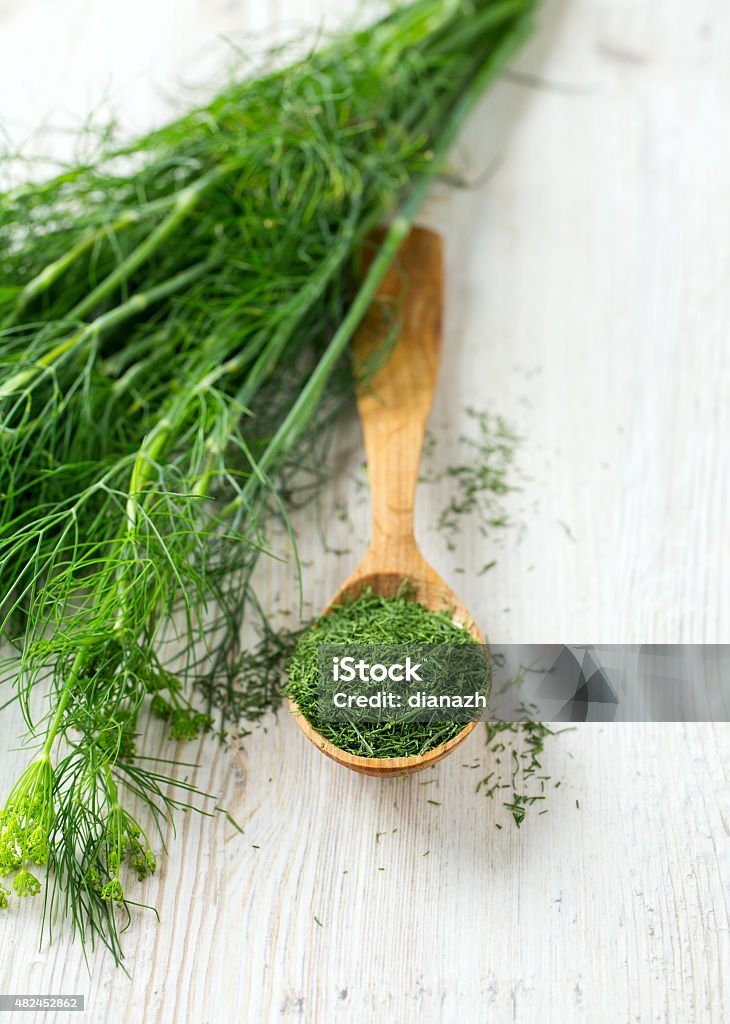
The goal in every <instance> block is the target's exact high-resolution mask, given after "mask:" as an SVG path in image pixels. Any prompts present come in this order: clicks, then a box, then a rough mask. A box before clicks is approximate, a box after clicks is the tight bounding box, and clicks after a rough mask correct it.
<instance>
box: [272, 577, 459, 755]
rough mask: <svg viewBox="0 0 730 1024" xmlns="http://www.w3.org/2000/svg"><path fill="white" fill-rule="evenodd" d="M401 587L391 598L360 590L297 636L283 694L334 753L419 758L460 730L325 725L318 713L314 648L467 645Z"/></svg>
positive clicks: (435, 725) (449, 623)
mask: <svg viewBox="0 0 730 1024" xmlns="http://www.w3.org/2000/svg"><path fill="white" fill-rule="evenodd" d="M405 593H406V590H405V589H404V588H402V589H401V591H400V592H399V594H397V595H396V596H395V597H392V598H385V597H380V596H378V595H376V594H374V593H373V592H372V591H371V590H370V589H366V590H365V591H364V592H363V593H362V594H361V595H360V596H359V597H358V598H356V599H355V600H353V601H350V602H348V603H346V604H341V605H337V606H336V607H334V608H333V609H332V610H331V611H330V612H329V613H328V614H326V615H322V616H321V617H320V618H319V619H317V621H316V622H315V623H313V625H312V626H311V627H310V628H309V629H307V630H305V631H304V632H303V633H302V634H301V636H300V637H299V641H298V643H297V646H296V650H295V651H294V655H293V657H292V659H291V661H290V663H289V667H288V673H289V684H288V687H287V692H288V694H289V696H290V697H291V698H292V699H293V700H294V701H295V702H296V703H297V705H298V707H299V710H300V711H301V712H302V714H303V715H304V717H305V718H306V719H307V720H308V721H309V722H310V724H311V725H312V726H313V727H314V728H315V729H316V730H317V732H318V733H319V734H320V735H321V736H322V737H323V738H324V739H326V740H329V742H330V743H333V744H334V745H335V746H336V747H339V748H340V750H346V751H348V752H349V753H351V754H356V755H358V756H362V757H410V756H413V755H417V754H425V753H426V752H427V751H429V750H432V749H433V748H434V747H438V746H439V745H440V744H442V743H445V742H446V741H447V740H450V739H451V738H452V737H454V736H456V735H457V734H458V733H459V732H461V730H462V729H463V728H464V723H463V722H453V721H451V722H436V721H431V722H429V721H407V722H405V721H381V722H377V723H367V722H359V723H357V724H356V723H355V722H351V721H342V722H337V721H326V720H324V719H323V718H322V717H321V714H320V710H319V702H320V689H319V675H318V652H319V646H320V644H348V643H349V644H352V643H358V644H399V643H417V644H473V643H475V640H474V638H473V637H472V636H471V634H470V633H468V632H467V631H466V630H465V629H463V628H462V627H461V626H460V625H458V624H457V623H455V622H454V621H453V619H452V618H451V617H450V616H449V615H448V614H447V613H446V612H432V611H429V609H428V608H426V607H424V605H422V604H418V602H416V601H413V600H410V599H409V598H408V597H407V596H403V595H404V594H405Z"/></svg>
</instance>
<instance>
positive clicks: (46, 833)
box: [0, 755, 55, 907]
mask: <svg viewBox="0 0 730 1024" xmlns="http://www.w3.org/2000/svg"><path fill="white" fill-rule="evenodd" d="M54 820H55V810H54V805H53V768H52V767H51V762H50V760H49V759H48V757H47V756H45V755H40V756H39V757H37V758H36V759H35V760H34V761H32V762H31V763H30V764H29V765H28V767H27V768H26V770H25V771H24V772H23V774H22V775H21V777H20V778H19V779H18V781H17V782H16V784H15V786H14V787H13V789H12V790H11V793H10V796H9V797H8V801H7V803H6V805H5V807H4V808H3V809H2V810H1V811H0V876H2V877H7V876H8V875H10V874H12V873H13V872H15V871H17V872H18V874H17V875H16V876H15V878H14V879H13V889H14V891H15V892H16V893H17V895H19V896H35V895H37V894H38V893H39V892H40V890H41V883H40V882H39V881H38V879H37V878H36V877H35V875H32V874H31V873H30V872H29V871H28V870H26V868H25V866H24V865H25V864H26V863H32V864H46V863H47V861H48V841H49V837H50V833H51V828H52V827H53V822H54ZM8 895H9V890H7V889H2V891H1V892H0V907H6V906H7V902H8V901H7V897H8Z"/></svg>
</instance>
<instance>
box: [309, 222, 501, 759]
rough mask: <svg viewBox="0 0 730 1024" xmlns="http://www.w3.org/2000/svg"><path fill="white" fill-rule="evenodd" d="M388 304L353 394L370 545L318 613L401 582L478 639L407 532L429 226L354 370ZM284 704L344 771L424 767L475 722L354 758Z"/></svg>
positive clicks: (382, 301)
mask: <svg viewBox="0 0 730 1024" xmlns="http://www.w3.org/2000/svg"><path fill="white" fill-rule="evenodd" d="M366 259H367V257H366ZM393 302H397V303H398V312H399V314H400V316H401V318H402V320H401V325H400V331H399V334H398V340H397V343H396V344H395V346H394V347H393V348H392V349H391V350H390V351H389V352H388V354H387V359H386V361H385V362H384V364H383V365H382V366H381V367H380V368H379V369H378V370H377V372H376V373H375V374H374V375H373V376H372V377H371V378H370V380H369V384H368V386H362V387H361V388H360V389H359V391H358V398H357V405H358V411H359V414H360V420H361V423H362V427H363V433H364V436H365V449H366V453H367V464H368V474H369V478H370V490H371V495H372V529H371V540H370V547H369V548H368V551H367V553H366V554H365V557H364V558H363V560H362V561H361V563H360V565H359V566H358V567H357V568H356V569H355V571H354V572H353V573H352V574H351V575H350V576H349V577H348V578H347V579H346V580H345V582H344V583H343V584H342V586H341V587H340V588H339V590H338V591H337V593H336V594H335V595H334V597H333V598H332V600H331V601H330V602H329V604H328V605H327V607H326V608H325V614H326V613H327V612H329V611H330V610H331V608H332V607H333V606H335V605H338V604H343V603H346V602H348V601H352V600H354V599H355V598H357V597H358V596H359V595H360V594H361V593H362V592H363V591H364V590H365V589H366V588H367V587H369V588H370V589H371V590H372V591H373V593H374V594H376V595H378V596H379V597H395V595H396V594H397V593H398V590H399V588H400V587H401V586H402V584H403V582H404V580H406V581H408V584H409V591H410V592H409V598H412V599H413V600H414V601H417V602H418V603H419V604H422V605H424V606H425V607H426V608H428V609H429V611H433V612H444V611H446V612H448V613H449V614H450V615H451V616H452V618H453V619H454V621H455V622H458V623H459V624H460V625H462V626H463V628H464V629H466V630H468V632H469V633H470V634H471V635H472V636H473V637H474V639H475V640H476V641H477V642H478V643H481V644H483V643H484V637H483V636H482V634H481V632H480V631H479V629H478V628H477V626H476V625H475V623H474V621H473V619H472V617H471V615H470V614H469V612H468V610H467V609H466V607H465V606H464V604H463V602H462V601H461V599H460V598H459V597H458V596H457V595H456V594H455V593H454V591H453V590H452V589H451V588H450V587H449V586H448V585H447V584H446V583H445V582H444V581H443V580H442V579H441V577H440V576H439V575H438V573H437V572H436V570H435V569H433V568H432V567H431V566H430V565H429V564H428V562H427V561H426V559H425V558H424V557H423V555H422V554H421V552H420V550H419V548H418V545H417V544H416V540H415V536H414V532H413V507H414V501H415V491H416V481H417V477H418V466H419V463H420V458H421V449H422V447H423V439H424V435H425V430H426V421H427V419H428V414H429V411H430V409H431V403H432V400H433V393H434V390H435V387H436V378H437V375H438V364H439V359H440V353H441V313H442V306H443V253H442V244H441V238H440V236H439V235H437V234H436V233H435V232H433V231H428V230H426V229H424V228H413V230H412V231H411V232H410V234H409V235H408V237H407V238H406V240H405V241H404V243H403V245H402V246H401V249H400V251H399V253H398V259H397V261H396V263H395V264H394V266H393V267H392V268H391V270H390V272H389V273H388V274H387V275H386V276H385V278H384V280H383V282H382V284H381V285H380V287H379V289H378V301H377V302H376V303H374V304H373V306H372V307H371V309H370V310H369V312H368V314H367V316H366V318H365V320H364V322H363V324H362V326H361V328H360V329H359V331H358V333H357V336H356V338H355V340H354V341H353V357H354V360H355V366H356V370H357V369H358V367H361V368H362V367H364V366H365V365H367V362H368V360H369V359H371V358H373V356H374V354H375V353H376V352H377V350H378V349H379V347H380V346H381V345H382V342H383V338H385V337H387V336H388V332H389V330H390V329H391V327H392V325H391V324H390V317H389V315H388V306H389V305H392V304H393ZM290 706H291V709H292V711H293V712H294V718H295V721H296V723H297V725H298V726H299V727H300V729H301V730H302V732H303V733H304V734H305V736H307V738H308V739H310V740H311V741H312V743H314V744H315V746H316V747H317V748H318V749H319V750H320V751H321V752H322V753H323V754H325V755H326V756H327V757H329V758H331V759H332V760H333V761H336V762H337V763H338V764H341V765H344V766H345V767H346V768H350V769H352V770H353V771H356V772H360V773H361V774H363V775H376V776H378V777H380V778H391V777H394V776H398V775H410V774H411V773H413V772H417V771H422V770H423V769H424V768H428V767H429V766H430V765H432V764H435V763H436V762H437V761H440V760H441V759H442V758H443V757H446V755H447V754H450V753H451V751H452V750H454V749H455V748H456V747H457V746H459V744H460V743H462V742H463V741H464V740H465V739H466V738H467V736H468V735H469V733H471V732H472V730H473V729H474V728H475V727H476V725H477V724H478V720H474V721H472V722H469V723H468V724H467V725H465V726H464V728H463V729H461V731H460V732H459V733H457V735H455V736H453V737H452V738H451V739H450V740H448V741H447V742H446V743H442V744H440V745H439V746H437V747H434V748H433V749H432V750H429V751H426V753H424V754H417V755H413V756H410V757H361V756H358V755H355V754H350V753H348V751H346V750H342V749H340V748H339V747H336V746H335V745H334V744H333V743H331V742H329V740H326V739H325V738H324V737H323V736H322V735H321V734H320V733H319V732H317V730H316V729H315V728H314V727H313V726H312V724H311V723H310V722H309V721H308V720H307V719H306V718H305V716H304V715H303V714H302V713H301V712H300V711H299V708H298V707H297V705H296V703H295V702H294V701H291V700H290Z"/></svg>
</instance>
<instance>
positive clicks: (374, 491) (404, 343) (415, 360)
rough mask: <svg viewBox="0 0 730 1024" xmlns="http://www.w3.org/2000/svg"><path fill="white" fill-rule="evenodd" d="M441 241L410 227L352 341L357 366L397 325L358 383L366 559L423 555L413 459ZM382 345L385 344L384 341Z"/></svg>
mask: <svg viewBox="0 0 730 1024" xmlns="http://www.w3.org/2000/svg"><path fill="white" fill-rule="evenodd" d="M443 292H444V272H443V247H442V242H441V237H440V235H437V234H436V233H435V232H433V231H428V230H426V229H425V228H413V230H412V231H411V233H410V234H409V235H408V237H407V238H406V240H405V241H404V243H403V245H402V246H401V248H400V251H399V253H398V256H397V258H396V261H395V263H394V265H393V267H391V269H390V271H389V273H388V274H387V275H386V277H385V279H384V280H383V282H382V284H381V285H380V288H379V289H378V293H377V300H376V301H375V303H374V304H373V306H372V307H371V309H370V310H369V312H368V314H367V316H366V317H365V320H364V322H363V324H362V326H361V327H360V330H359V331H358V333H357V335H356V337H355V339H354V340H353V356H354V359H355V364H356V367H358V368H359V369H360V371H362V369H363V363H364V362H366V361H367V360H368V358H369V357H372V358H375V359H377V358H378V353H377V350H378V348H379V347H380V346H382V345H383V343H384V341H385V339H387V338H388V336H389V334H392V333H393V330H394V328H395V329H396V330H397V334H396V338H395V342H394V343H393V342H390V344H391V345H392V346H393V347H391V348H390V349H388V348H386V350H385V352H384V353H383V352H382V351H381V353H380V357H381V358H383V359H384V362H383V365H382V366H380V368H379V369H378V370H377V372H376V373H375V375H374V376H371V377H370V378H369V380H368V382H367V383H366V384H363V385H362V386H361V387H360V389H359V394H358V399H357V406H358V410H359V413H360V420H361V422H362V429H363V434H364V437H365V450H366V454H367V464H368V476H369V483H370V491H371V495H372V535H371V541H370V549H369V551H368V561H369V562H379V563H380V564H381V565H386V564H389V565H392V566H393V567H394V568H396V567H400V566H403V565H407V563H408V561H409V560H414V559H415V558H420V555H419V554H418V551H417V548H416V542H415V538H414V533H413V505H414V501H415V494H416V481H417V478H418V466H419V463H420V461H421V449H422V448H423V439H424V434H425V430H426V421H427V420H428V414H429V412H430V409H431V403H432V401H433V394H434V390H435V388H436V378H437V376H438V365H439V358H440V354H441V317H442V310H443ZM386 344H388V343H387V342H386Z"/></svg>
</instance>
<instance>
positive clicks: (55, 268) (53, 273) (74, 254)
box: [3, 196, 175, 329]
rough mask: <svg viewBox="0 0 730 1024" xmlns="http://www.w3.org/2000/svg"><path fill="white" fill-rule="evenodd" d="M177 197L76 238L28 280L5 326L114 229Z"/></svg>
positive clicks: (127, 212)
mask: <svg viewBox="0 0 730 1024" xmlns="http://www.w3.org/2000/svg"><path fill="white" fill-rule="evenodd" d="M174 200H175V197H174V196H165V197H163V198H162V199H158V200H155V201H154V202H151V203H148V204H147V205H146V206H144V207H140V208H139V209H137V210H124V211H123V212H122V213H120V214H119V216H118V217H116V218H115V219H114V220H113V221H111V222H110V223H109V224H102V225H101V226H100V227H98V228H96V230H94V231H91V232H90V233H89V234H88V235H86V236H85V237H84V238H81V239H79V241H78V242H76V244H75V245H72V246H71V248H70V249H69V250H68V251H67V252H65V253H64V254H63V256H59V258H58V259H57V260H54V261H53V262H52V263H49V264H48V265H47V266H46V267H44V268H43V270H41V271H40V272H39V273H38V274H36V276H35V277H34V278H33V279H32V280H30V281H29V282H28V284H27V285H26V286H25V287H24V288H23V290H22V291H21V293H20V295H18V297H17V299H16V300H15V309H14V311H13V312H12V313H11V314H10V316H9V317H8V318H7V319H6V320H5V322H4V324H3V329H7V328H8V327H12V326H14V324H16V323H17V321H18V318H19V317H20V316H21V314H22V313H24V312H25V310H26V309H27V307H28V305H29V304H30V303H31V302H32V301H33V300H34V299H36V298H38V296H39V295H42V294H43V292H46V291H48V290H49V288H51V287H52V285H54V284H55V283H56V281H57V280H58V279H59V278H60V277H61V276H62V275H63V274H65V272H66V271H67V270H68V269H69V267H71V266H72V265H73V264H74V263H75V262H76V260H78V259H79V258H80V257H81V256H83V255H84V254H85V253H86V252H88V250H89V249H91V248H92V247H93V246H94V245H96V243H97V242H100V241H102V239H104V238H107V237H108V236H109V234H110V233H113V232H115V231H121V230H122V229H123V228H126V227H129V226H130V225H131V224H137V223H139V221H141V220H142V219H143V218H144V217H146V216H148V215H149V214H151V213H154V212H156V211H157V210H160V209H165V208H166V207H167V206H170V205H172V203H173V202H174Z"/></svg>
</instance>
